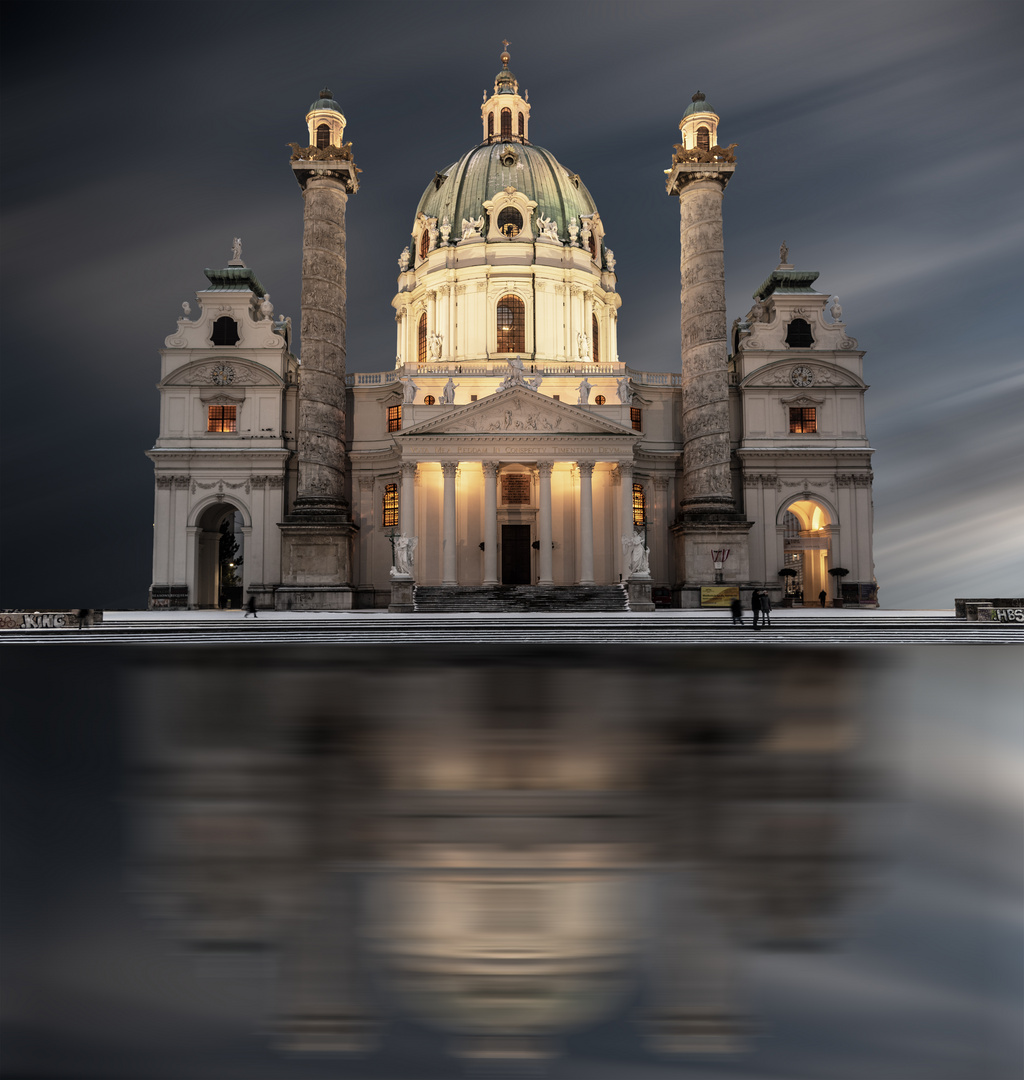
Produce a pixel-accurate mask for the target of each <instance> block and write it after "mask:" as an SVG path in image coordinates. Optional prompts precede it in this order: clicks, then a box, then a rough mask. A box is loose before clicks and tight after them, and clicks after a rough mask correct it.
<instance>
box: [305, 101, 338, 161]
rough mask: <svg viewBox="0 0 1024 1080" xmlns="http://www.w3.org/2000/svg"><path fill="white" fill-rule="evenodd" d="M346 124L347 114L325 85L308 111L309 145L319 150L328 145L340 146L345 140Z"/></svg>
mask: <svg viewBox="0 0 1024 1080" xmlns="http://www.w3.org/2000/svg"><path fill="white" fill-rule="evenodd" d="M345 124H346V120H345V114H344V113H343V112H342V111H341V106H340V105H339V104H338V103H337V102H336V101H335V100H334V95H333V94H332V93H331V91H330V90H329V89H328V88H327V87H326V86H325V87H324V88H323V90H321V91H320V96H319V97H318V98H317V100H316V101H314V102H313V104H312V105H310V107H309V112H307V113H306V126H307V127H308V128H309V145H310V146H315V147H317V149H319V150H323V149H325V148H326V147H328V146H336V147H340V146H341V145H342V144H343V143H344V141H345Z"/></svg>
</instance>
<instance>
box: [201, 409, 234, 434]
mask: <svg viewBox="0 0 1024 1080" xmlns="http://www.w3.org/2000/svg"><path fill="white" fill-rule="evenodd" d="M237 408H238V406H237V405H210V406H208V407H207V412H206V430H207V431H237V430H238V418H237V413H236V410H237Z"/></svg>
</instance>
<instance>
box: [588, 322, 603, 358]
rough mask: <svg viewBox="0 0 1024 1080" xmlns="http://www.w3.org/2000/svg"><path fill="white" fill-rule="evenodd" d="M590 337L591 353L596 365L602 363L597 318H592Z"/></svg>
mask: <svg viewBox="0 0 1024 1080" xmlns="http://www.w3.org/2000/svg"><path fill="white" fill-rule="evenodd" d="M590 337H591V341H592V345H591V352H592V353H593V354H594V363H595V364H599V363H601V335H600V334H599V333H598V331H597V316H596V315H591V316H590Z"/></svg>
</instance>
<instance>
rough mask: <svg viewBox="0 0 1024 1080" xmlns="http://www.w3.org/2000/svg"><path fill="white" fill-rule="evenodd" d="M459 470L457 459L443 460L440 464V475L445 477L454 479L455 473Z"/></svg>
mask: <svg viewBox="0 0 1024 1080" xmlns="http://www.w3.org/2000/svg"><path fill="white" fill-rule="evenodd" d="M458 471H459V463H458V462H457V461H445V462H442V464H441V475H442V476H444V478H445V479H446V480H447V479H449V478H450V479H452V480H454V479H455V475H456V473H457V472H458Z"/></svg>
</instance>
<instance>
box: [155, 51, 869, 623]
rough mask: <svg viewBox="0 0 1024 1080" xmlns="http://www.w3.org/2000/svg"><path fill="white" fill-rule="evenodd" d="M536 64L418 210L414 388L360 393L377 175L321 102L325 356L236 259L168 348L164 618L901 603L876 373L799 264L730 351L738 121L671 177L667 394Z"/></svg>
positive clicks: (406, 271)
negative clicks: (355, 224) (632, 346)
mask: <svg viewBox="0 0 1024 1080" xmlns="http://www.w3.org/2000/svg"><path fill="white" fill-rule="evenodd" d="M509 59H510V58H509V54H508V51H507V46H506V49H505V51H504V52H503V53H502V55H501V65H502V66H501V70H500V71H499V72H498V74H497V76H496V78H495V80H494V89H493V93H491V94H490V96H489V97H486V95H485V97H486V100H485V101H484V102H483V105H482V106H481V109H480V121H481V129H480V141H479V142H478V143H477V144H476V145H475V146H474V147H473V148H472V149H470V150H468V151H467V152H466V153H465V154H463V156H462V157H460V158H459V159H458V160H457V161H454V162H452V163H450V164H448V165H445V166H444V167H443V168H440V169H438V170H437V171H436V172H435V173H434V176H433V178H431V179H429V182H428V183H427V185H426V190H425V191H424V193H423V196H422V198H421V199H420V202H419V205H418V206H417V207H416V210H415V214H414V215H413V219H412V229H411V235H410V237H409V241H408V244H407V246H406V247H405V248H403V250H402V251H401V253H400V255H399V256H398V279H397V289H396V292H395V295H394V298H393V300H392V305H393V307H394V310H395V327H396V346H395V348H396V356H395V360H394V362H393V364H392V363H390V362H389V363H388V365H387V366H386V370H378V371H374V372H363V371H360V372H358V373H352V374H348V373H347V372H346V345H345V335H346V317H347V313H346V273H347V254H346V233H345V217H346V212H347V204H348V200H349V197H350V196H352V195H354V194H356V193H357V192H358V189H359V182H358V172H359V170H358V169H357V168H356V165H355V163H354V160H353V153H352V148H351V144H350V143H346V142H345V140H344V133H345V126H346V119H345V116H344V115H343V113H342V111H341V107H340V105H339V104H338V102H337V101H335V100H334V98H333V96H332V94H331V92H330V91H329V90H323V91H321V93H320V96H319V98H318V99H317V100H316V101H314V102H313V104H312V105H311V106H310V108H309V110H308V112H307V115H306V125H307V129H308V142H307V143H306V144H299V143H293V144H291V145H292V148H293V152H292V156H291V168H292V171H293V173H294V175H295V178H296V180H297V181H298V184H299V188H300V190H301V192H302V197H303V202H304V229H303V259H302V275H303V278H302V300H301V303H302V316H301V318H302V321H301V350H302V355H301V359H300V358H298V357H296V356H295V355H294V354H293V352H292V345H291V334H292V328H291V320H290V319H285V318H283V317H281V316H280V315H277V316H275V314H274V309H273V305H272V304H271V302H270V297H269V295H268V293H267V291H266V290H265V288H264V286H263V285H262V284H261V282H260V281H259V279H258V278H257V276H256V274H255V272H254V271H253V270H252V269H251V268H250V267H248V266H247V265H246V264H245V262H244V261H243V259H242V254H241V242H240V241H238V240H236V241H235V245H234V251H233V257H232V259H231V260H230V262H229V263H228V265H227V266H226V267H223V268H222V269H207V270H206V271H205V274H206V278H207V280H208V285H207V287H206V288H205V289H203V290H201V291H199V292H197V293H196V301H197V302H198V311H196V312H195V313H193V311H192V309H191V305H189V304H188V303H185V304H183V305H182V308H183V314H182V316H181V317H180V318H179V319H178V325H177V329H176V330H175V332H174V333H173V334H171V335H170V336H169V337H168V338H167V339H166V341H165V347H164V348H163V349H162V350H161V372H160V375H161V378H160V382H159V391H160V402H161V405H160V434H159V438H158V439H157V442H156V445H155V447H154V448H153V449H152V450H150V451H149V452H148V456H149V457H150V459H151V460H152V461H153V464H154V468H155V480H156V492H155V496H156V508H155V518H154V521H155V528H154V553H153V583H152V586H151V589H150V598H149V603H150V606H151V607H152V608H217V607H236V608H237V607H240V606H242V605H243V604H245V603H247V602H249V601H250V599H254V600H255V603H256V606H257V607H258V608H261V609H276V610H339V609H342V610H343V609H351V608H390V609H391V610H393V611H414V610H472V609H481V610H501V609H503V608H504V609H509V608H515V607H517V606H518V607H525V608H527V609H529V608H544V607H547V608H549V609H552V608H553V609H563V610H565V609H573V608H591V609H597V610H616V609H617V610H625V609H630V610H635V611H650V610H653V609H654V608H655V607H684V608H693V607H700V606H720V605H722V604H728V603H729V601H730V600H731V599H732V598H733V597H735V596H739V597H740V598H741V599H742V601H743V603H744V606H747V605H748V600H749V596H750V593H751V592H752V591H753V590H755V589H765V590H767V592H768V593H769V595H770V596H771V597H772V599H773V601H774V603H775V604H776V605H779V604H787V605H788V604H802V603H807V604H812V603H813V604H814V605H817V604H818V603H819V597H820V596H822V594H824V597H825V599H827V601H828V602H829V603H835V604H845V605H846V606H871V607H873V606H876V605H877V586H876V584H875V580H874V567H873V559H872V501H871V480H872V473H871V454H872V450H871V448H870V446H869V444H868V440H867V436H866V430H865V420H864V392H865V390H866V389H867V387H866V384H865V383H864V380H863V375H862V362H863V356H864V353H863V351H862V350H860V349H859V348H858V344H857V341H856V340H855V339H853V338H851V337H849V336H848V335H847V333H846V327H845V324H844V323H843V321H842V309H841V307H840V306H839V301H838V298H835V299H833V298H832V296H831V294H830V293H823V292H821V291H820V290H818V289H817V288H816V287H815V283H816V279H817V277H818V275H817V273H815V272H813V271H803V270H798V269H796V267H795V266H794V265H792V264H791V263H790V262H789V261H788V251H787V249H786V246H785V245H783V247H782V249H781V253H780V262H779V264H778V265H777V266H776V267H775V268H774V269H772V270H771V271H770V272H769V273H768V275H767V277H766V278H765V280H764V281H763V282H762V283H761V284H760V285H759V286H758V287H757V289H756V291H755V292H754V294H753V304H752V306H751V308H750V310H749V311H748V312H747V313H746V315H744V316H743V317H742V318H739V319H736V320H735V321H734V322H733V324H732V327H731V328H729V327H728V325H727V321H726V310H725V283H724V262H723V239H722V201H723V196H724V193H725V189H726V186H727V185H728V183H729V182H730V180H731V178H732V175H733V172H734V171H735V169H736V161H735V155H734V153H733V150H734V147H733V146H728V147H723V146H721V145H720V141H721V140H720V139H719V135H718V124H719V117H718V115H717V114H716V113H715V112H714V110H713V109H712V107H711V105H710V103H709V102H708V101H707V100H706V98H705V96H704V95H703V94H702V93H699V92H698V93H696V94H694V95H693V99H692V101H691V102H690V103H689V104H688V106H687V107H686V109H685V112H684V114H683V117H682V119H681V121H680V124H679V129H680V141H679V142H678V143H677V144H676V146H675V151H674V154H673V156H672V159H671V162H670V166H669V168H668V169H666V170H665V173H666V191H667V194H668V195H669V196H670V197H671V198H673V199H677V200H678V202H679V209H680V274H681V293H680V298H681V322H680V334H681V363H680V365H679V368H678V370H677V372H676V373H670V372H666V371H646V370H644V363H643V359H642V358H636V357H626V358H625V359H622V358H620V354H619V347H618V315H619V308H620V306H621V302H622V301H621V297H620V296H619V294H618V292H617V289H616V274H615V265H616V261H615V257H614V255H613V253H612V249H611V248H610V247H609V244H608V242H609V240H611V239H613V235H614V227H615V223H614V222H612V221H609V222H607V223H606V222H605V221H604V220H603V219H602V217H601V214H600V213H599V211H598V208H597V206H596V205H595V203H594V200H593V198H592V197H591V195H590V192H589V191H588V190H587V188H586V186H585V184H584V182H583V180H582V179H581V178H580V177H579V176H578V175H577V174H576V173H574V172H573V171H572V170H571V169H568V168H566V167H565V166H563V165H562V164H561V163H560V162H559V161H558V160H557V158H556V157H555V156H554V154H552V153H551V152H550V151H549V150H546V149H544V148H543V147H541V146H539V145H537V144H536V143H534V142H533V141H532V140H531V137H530V134H531V133H530V124H531V118H530V110H531V106H530V103H529V100H528V95H527V94H525V93H524V94H520V91H519V84H518V81H517V79H516V77H515V75H514V74H513V73H512V71H511V70H510V69H509ZM424 179H428V178H426V177H425V178H424ZM830 301H831V303H830ZM360 366H365V365H363V364H360ZM660 366H662V367H664V366H665V365H664V364H662V365H660ZM381 367H382V368H384V367H385V365H383V364H382V365H381Z"/></svg>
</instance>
